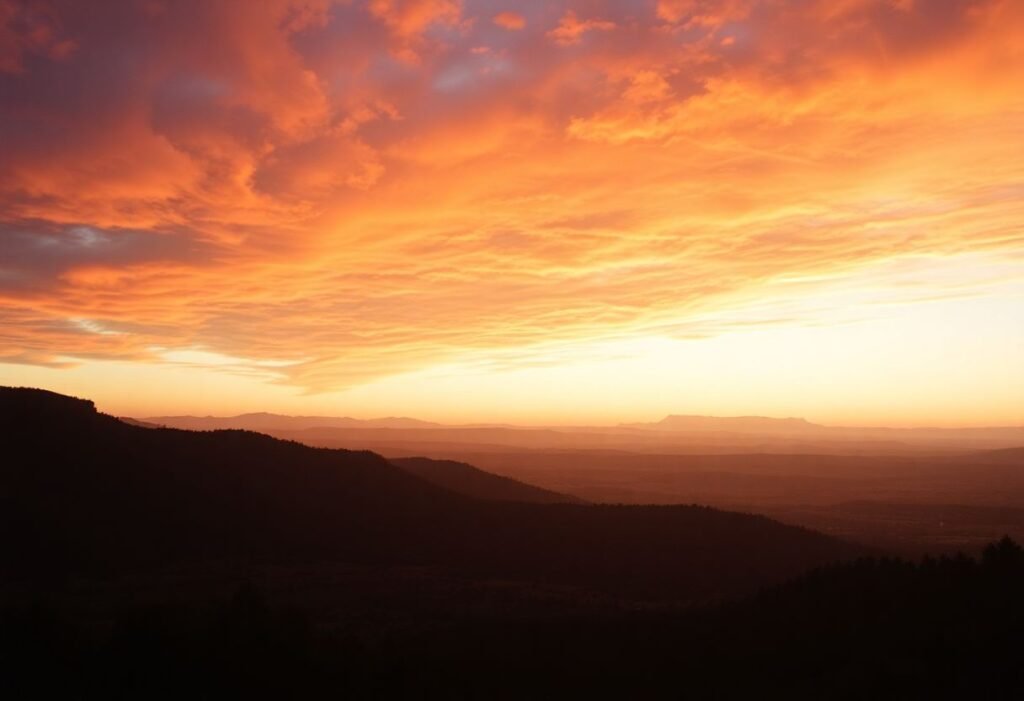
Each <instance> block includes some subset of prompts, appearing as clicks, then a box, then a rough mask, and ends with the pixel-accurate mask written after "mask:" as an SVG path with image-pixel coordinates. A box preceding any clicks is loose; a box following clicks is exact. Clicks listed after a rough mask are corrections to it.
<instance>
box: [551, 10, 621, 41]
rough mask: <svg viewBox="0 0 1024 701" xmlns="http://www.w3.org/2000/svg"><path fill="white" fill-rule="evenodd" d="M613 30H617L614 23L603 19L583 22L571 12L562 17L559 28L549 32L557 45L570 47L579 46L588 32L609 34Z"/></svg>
mask: <svg viewBox="0 0 1024 701" xmlns="http://www.w3.org/2000/svg"><path fill="white" fill-rule="evenodd" d="M612 29H615V23H614V22H611V21H609V20H603V19H585V20H581V19H580V18H579V17H577V16H576V13H575V12H573V11H572V10H569V11H568V12H566V13H565V14H564V15H562V19H561V20H559V22H558V26H557V27H555V28H554V29H552V30H551V31H550V32H548V36H549V37H551V38H552V39H553V40H554V41H555V43H556V44H560V45H562V46H569V45H570V44H578V43H579V42H580V41H581V40H582V39H583V35H584V34H586V33H587V32H592V31H598V32H607V31H610V30H612Z"/></svg>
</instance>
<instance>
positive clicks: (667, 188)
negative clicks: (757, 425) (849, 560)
mask: <svg viewBox="0 0 1024 701" xmlns="http://www.w3.org/2000/svg"><path fill="white" fill-rule="evenodd" d="M0 162H2V167H0V384H7V385H28V386H40V387H45V388H48V389H52V390H55V391H60V392H65V393H69V394H74V395H77V396H84V397H89V398H91V399H94V400H95V401H96V402H97V404H98V406H99V407H100V408H101V409H102V410H104V411H109V412H111V413H116V414H126V415H135V416H147V415H158V414H171V413H199V414H235V413H241V412H245V411H258V410H265V411H276V412H281V413H293V414H294V413H299V414H333V415H349V416H357V417H372V416H384V415H409V416H417V417H420V418H423V419H432V420H440V421H453V422H473V421H508V422H514V423H559V424H581V423H594V422H599V423H615V422H618V421H643V420H654V419H657V418H660V417H661V416H663V415H665V414H669V413H692V414H716V415H748V414H758V415H768V416H803V417H806V418H808V419H811V420H817V421H820V422H823V423H834V424H842V423H846V424H888V425H900V426H904V425H943V426H957V425H983V424H987V425H1019V424H1022V423H1024V3H1021V2H1019V1H1017V0H791V1H788V2H784V1H782V0H761V1H759V0H647V1H644V0H629V1H626V0H620V1H613V0H578V1H575V0H564V1H555V2H518V3H515V2H510V1H509V0H504V1H502V2H494V1H491V0H463V1H461V2H460V1H459V0H365V1H360V0H341V1H334V2H332V1H329V0H322V1H321V0H306V1H301V0H294V1H293V0H260V1H259V2H250V1H248V0H233V1H228V0H222V1H216V0H210V1H208V0H203V1H198V0H197V1H195V2H191V1H189V0H174V1H170V0H168V1H165V2H163V1H160V0H136V1H122V0H108V1H104V2H102V3H88V2H79V1H74V0H72V1H69V2H49V1H47V0H13V1H12V0H0Z"/></svg>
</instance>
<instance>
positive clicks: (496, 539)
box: [0, 389, 855, 600]
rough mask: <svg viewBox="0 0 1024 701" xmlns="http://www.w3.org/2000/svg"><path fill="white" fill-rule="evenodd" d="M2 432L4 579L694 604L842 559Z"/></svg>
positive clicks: (121, 436) (154, 443) (117, 444)
mask: <svg viewBox="0 0 1024 701" xmlns="http://www.w3.org/2000/svg"><path fill="white" fill-rule="evenodd" d="M0 425H2V426H4V428H5V431H6V433H7V435H8V440H7V441H6V445H5V451H6V453H5V455H6V456H7V459H6V460H5V461H4V464H3V467H2V469H0V495H2V497H0V499H2V503H0V507H2V516H0V518H2V519H3V522H2V526H3V528H2V529H0V546H2V547H3V548H4V552H5V558H4V559H3V562H2V563H0V568H2V569H3V571H4V573H5V574H6V576H14V577H24V576H47V573H50V575H51V576H52V575H54V574H62V573H70V572H75V571H81V570H97V569H99V570H104V569H106V570H122V571H123V570H126V569H127V570H130V569H131V568H138V567H152V566H166V565H168V564H171V563H175V562H192V563H203V562H211V561H241V562H304V563H309V562H318V561H328V560H331V561H352V562H369V563H380V564H386V565H391V564H416V565H430V566H437V567H445V568H451V569H453V570H454V571H458V572H463V573H465V574H467V575H469V576H473V577H503V578H508V579H515V580H527V581H536V582H558V583H565V584H570V585H574V586H583V587H589V588H593V589H600V590H604V591H608V592H620V593H623V594H629V595H634V596H643V597H663V598H664V597H668V598H673V599H685V600H693V599H694V598H706V597H712V596H718V595H723V594H733V593H737V592H742V591H749V590H751V589H752V588H756V587H757V586H759V585H762V584H766V583H769V582H773V581H779V580H781V579H783V578H786V577H789V576H792V575H793V574H796V573H798V572H801V571H803V570H805V569H807V568H809V567H811V566H814V565H816V564H819V563H822V562H827V561H832V560H836V559H839V558H843V557H847V556H849V555H851V554H854V552H855V550H854V548H852V547H851V546H848V545H846V544H844V543H842V542H839V541H836V540H833V539H831V538H828V537H826V536H824V535H821V534H818V533H814V532H812V531H808V530H805V529H801V528H795V527H789V526H783V525H782V524H779V523H776V522H773V521H771V520H769V519H767V518H763V517H757V516H750V515H745V514H736V513H728V512H721V511H716V510H713V509H708V508H704V507H696V506H691V507H687V506H664V507H625V506H581V505H572V504H520V503H502V502H482V501H477V500H472V499H468V498H464V497H460V496H459V495H456V494H453V493H451V492H449V491H447V490H443V489H440V488H438V487H435V486H434V485H431V484H428V483H426V482H424V481H423V480H421V479H418V478H416V477H415V476H413V475H411V474H408V473H406V472H404V471H403V470H400V469H399V468H397V467H395V466H393V465H391V464H390V463H388V462H387V461H386V460H384V459H383V458H381V457H380V456H378V455H375V454H373V453H367V452H350V451H343V450H326V449H314V448H309V447H306V446H303V445H300V444H297V443H290V442H286V441H280V440H276V439H273V438H270V437H268V436H264V435H260V434H255V433H249V432H243V431H214V432H188V431H180V430H174V429H148V428H140V427H136V426H130V425H128V424H125V423H123V422H120V421H118V420H117V419H114V418H113V417H110V416H106V415H103V414H99V413H97V412H96V411H95V409H94V407H93V406H92V404H91V403H90V402H87V401H83V400H76V399H72V398H69V397H62V396H60V395H54V394H52V393H48V392H41V391H38V390H27V389H0Z"/></svg>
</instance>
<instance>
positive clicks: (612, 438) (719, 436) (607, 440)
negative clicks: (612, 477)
mask: <svg viewBox="0 0 1024 701" xmlns="http://www.w3.org/2000/svg"><path fill="white" fill-rule="evenodd" d="M141 423H143V424H145V425H161V426H168V427H173V428H183V429H189V430H218V429H226V428H235V429H245V430H251V431H261V432H265V433H269V434H271V435H275V436H278V437H281V438H287V439H291V440H298V441H301V442H304V443H308V444H311V445H320V446H326V447H347V448H362V449H369V450H376V451H384V452H390V453H402V454H406V455H414V454H416V450H423V449H434V448H437V447H438V445H439V444H445V445H447V446H450V447H451V448H453V449H465V448H466V447H467V446H493V447H500V448H509V447H515V448H526V449H605V450H628V451H636V452H676V453H691V454H696V453H722V452H726V453H735V452H747V453H755V452H764V453H835V454H843V453H877V454H895V453H900V452H920V451H926V452H927V451H967V450H992V449H1000V448H1016V447H1020V446H1024V426H1003V427H999V426H997V427H980V428H885V427H852V426H824V425H821V424H815V423H811V422H809V421H807V420H805V419H801V418H784V419H777V418H769V417H761V416H740V417H715V416H681V415H672V416H667V417H665V418H664V419H662V420H661V421H657V422H653V423H632V424H621V425H618V426H551V427H544V426H540V427H537V426H507V425H487V424H480V425H446V424H438V423H431V422H428V421H419V420H417V419H410V418H384V419H369V420H363V419H352V418H347V417H326V416H284V415H279V414H263V413H261V414H242V415H240V416H234V417H213V416H207V417H197V416H156V417H149V418H145V419H141Z"/></svg>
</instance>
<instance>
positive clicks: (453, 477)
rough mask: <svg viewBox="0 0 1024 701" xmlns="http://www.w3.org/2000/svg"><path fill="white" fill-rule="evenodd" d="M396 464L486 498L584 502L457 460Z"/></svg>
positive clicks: (408, 460)
mask: <svg viewBox="0 0 1024 701" xmlns="http://www.w3.org/2000/svg"><path fill="white" fill-rule="evenodd" d="M391 464H392V465H397V466H398V467H400V468H401V469H403V470H405V471H406V472H409V473H411V474H413V475H416V476H417V477H419V478H421V479H423V480H426V481H427V482H430V483H431V484H436V485H437V486H439V487H444V488H445V489H448V490H450V491H453V492H455V493H456V494H462V495H464V496H467V497H472V498H473V499H483V500H485V501H518V502H525V503H530V504H582V503H584V501H583V500H582V499H579V498H577V497H572V496H569V495H568V494H559V493H558V492H552V491H549V490H547V489H541V488H540V487H534V486H533V485H532V484H526V483H525V482H520V481H519V480H514V479H512V478H511V477H502V476H501V475H495V474H491V473H490V472H484V471H483V470H479V469H477V468H475V467H473V466H472V465H469V464H467V463H464V462H455V461H454V460H431V459H430V458H393V459H392V460H391Z"/></svg>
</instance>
